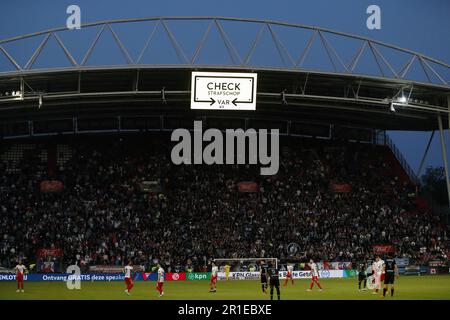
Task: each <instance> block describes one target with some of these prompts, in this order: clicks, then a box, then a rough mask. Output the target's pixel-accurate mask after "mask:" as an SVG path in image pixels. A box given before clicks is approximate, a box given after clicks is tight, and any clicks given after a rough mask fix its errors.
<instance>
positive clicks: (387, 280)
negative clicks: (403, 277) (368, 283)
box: [383, 259, 398, 298]
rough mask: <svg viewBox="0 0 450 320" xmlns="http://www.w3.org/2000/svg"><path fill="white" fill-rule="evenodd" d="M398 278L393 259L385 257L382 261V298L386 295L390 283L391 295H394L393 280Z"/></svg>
mask: <svg viewBox="0 0 450 320" xmlns="http://www.w3.org/2000/svg"><path fill="white" fill-rule="evenodd" d="M396 277H397V278H398V268H397V264H396V263H395V260H394V259H386V261H385V262H384V288H383V298H384V297H385V296H386V291H388V287H389V285H391V297H393V296H394V280H395V278H396Z"/></svg>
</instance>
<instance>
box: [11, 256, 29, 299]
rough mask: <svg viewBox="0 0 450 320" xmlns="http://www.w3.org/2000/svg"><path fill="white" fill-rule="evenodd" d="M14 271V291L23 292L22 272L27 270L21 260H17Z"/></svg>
mask: <svg viewBox="0 0 450 320" xmlns="http://www.w3.org/2000/svg"><path fill="white" fill-rule="evenodd" d="M14 270H15V271H16V280H17V290H16V292H25V291H24V290H23V274H24V273H25V271H26V270H27V268H26V267H25V265H24V264H23V263H22V261H19V264H18V265H17V266H16V267H15V268H14Z"/></svg>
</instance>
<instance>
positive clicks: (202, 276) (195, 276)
mask: <svg viewBox="0 0 450 320" xmlns="http://www.w3.org/2000/svg"><path fill="white" fill-rule="evenodd" d="M187 278H188V280H207V279H208V275H207V274H206V273H195V272H194V273H189V274H188V276H187Z"/></svg>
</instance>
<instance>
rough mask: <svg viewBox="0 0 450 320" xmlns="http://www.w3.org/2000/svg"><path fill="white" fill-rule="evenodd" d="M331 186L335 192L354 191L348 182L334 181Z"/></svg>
mask: <svg viewBox="0 0 450 320" xmlns="http://www.w3.org/2000/svg"><path fill="white" fill-rule="evenodd" d="M330 187H331V190H332V191H333V192H342V193H347V192H350V191H352V186H351V185H350V184H348V183H332V184H331V185H330Z"/></svg>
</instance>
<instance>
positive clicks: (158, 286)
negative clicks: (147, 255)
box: [156, 264, 165, 297]
mask: <svg viewBox="0 0 450 320" xmlns="http://www.w3.org/2000/svg"><path fill="white" fill-rule="evenodd" d="M164 278H165V272H164V269H163V268H162V267H161V266H160V265H159V264H158V280H157V282H156V290H157V291H158V292H159V296H160V297H162V296H163V295H164V291H163V285H164Z"/></svg>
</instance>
